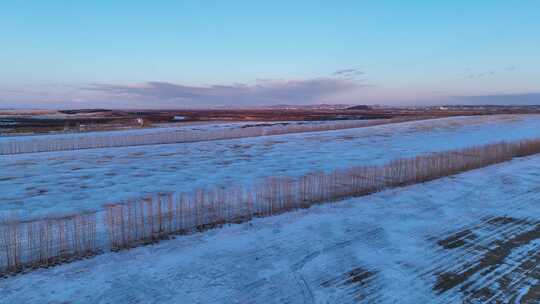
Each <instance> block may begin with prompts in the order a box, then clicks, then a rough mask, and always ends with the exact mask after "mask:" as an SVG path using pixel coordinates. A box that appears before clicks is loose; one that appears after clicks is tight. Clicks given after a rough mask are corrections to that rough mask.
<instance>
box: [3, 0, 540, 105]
mask: <svg viewBox="0 0 540 304" xmlns="http://www.w3.org/2000/svg"><path fill="white" fill-rule="evenodd" d="M539 33H540V1H536V0H530V1H526V0H525V1H493V0H492V1H482V0H478V1H359V0H357V1H313V0H312V1H232V0H231V1H99V0H95V1H58V0H48V1H32V0H27V1H4V2H3V3H2V7H1V9H0V39H1V44H0V45H1V48H0V107H17V106H20V107H31V106H35V107H91V106H103V107H149V108H152V107H193V106H195V107H198V106H201V107H205V106H223V105H233V106H245V105H262V104H276V103H282V104H285V103H287V104H308V103H359V104H362V103H368V104H392V105H395V104H407V105H408V104H429V103H432V104H436V103H474V102H480V101H481V102H482V103H490V102H493V103H514V104H519V103H530V102H531V100H532V101H533V102H534V101H535V98H536V97H540V94H539V93H540V81H539V79H540V56H538V54H540V35H539ZM538 103H540V100H539V102H538Z"/></svg>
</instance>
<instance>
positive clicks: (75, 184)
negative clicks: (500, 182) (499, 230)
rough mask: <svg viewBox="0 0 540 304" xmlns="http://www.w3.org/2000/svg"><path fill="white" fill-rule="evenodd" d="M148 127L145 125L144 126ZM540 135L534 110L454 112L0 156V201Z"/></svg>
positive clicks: (221, 177)
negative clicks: (332, 127) (339, 126)
mask: <svg viewBox="0 0 540 304" xmlns="http://www.w3.org/2000/svg"><path fill="white" fill-rule="evenodd" d="M145 132H146V131H145ZM539 135H540V116H532V115H531V116H518V115H502V116H485V117H455V118H447V119H439V120H428V121H416V122H407V123H397V124H389V125H381V126H374V127H367V128H358V129H350V130H340V131H326V132H314V133H302V134H288V135H276V136H265V137H258V138H244V139H235V140H221V141H210V142H198V143H182V144H172V145H155V146H144V147H125V148H108V149H95V150H81V151H64V152H50V153H37V154H24V155H9V156H0V167H1V168H2V170H1V171H0V193H2V196H1V197H0V211H3V212H6V211H7V212H16V213H19V214H20V215H21V216H23V217H34V216H43V215H48V214H63V213H72V212H77V211H80V210H87V209H91V210H96V209H98V210H99V209H100V208H101V206H102V205H104V204H107V203H111V202H117V201H120V200H124V199H128V198H130V197H139V196H142V195H144V194H147V193H155V192H158V191H183V190H186V191H188V190H193V189H195V188H201V187H208V186H216V185H231V184H243V185H245V184H250V183H253V182H254V181H257V180H259V179H260V178H263V177H266V176H275V175H287V176H298V175H301V174H305V173H306V172H312V171H317V170H322V171H329V170H332V169H336V168H344V167H349V166H352V165H361V164H368V163H369V164H375V163H377V164H379V163H383V162H386V161H388V160H391V159H395V158H398V157H409V156H414V155H417V154H421V153H428V152H434V151H443V150H448V149H456V148H463V147H468V146H471V145H475V144H485V143H490V142H496V141H500V140H518V139H523V138H531V137H538V136H539Z"/></svg>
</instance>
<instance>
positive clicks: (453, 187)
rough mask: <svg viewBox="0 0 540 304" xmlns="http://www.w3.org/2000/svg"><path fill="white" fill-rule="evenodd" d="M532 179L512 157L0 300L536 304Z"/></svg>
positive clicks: (70, 269)
mask: <svg viewBox="0 0 540 304" xmlns="http://www.w3.org/2000/svg"><path fill="white" fill-rule="evenodd" d="M539 172H540V157H539V156H534V157H528V158H522V159H516V160H513V161H511V162H508V163H504V164H499V165H496V166H492V167H488V168H484V169H480V170H476V171H471V172H467V173H464V174H460V175H457V176H453V177H449V178H443V179H439V180H436V181H433V182H429V183H425V184H418V185H413V186H409V187H404V188H398V189H393V190H388V191H384V192H380V193H377V194H374V195H370V196H366V197H361V198H354V199H348V200H345V201H341V202H337V203H334V204H328V205H321V206H317V207H313V208H311V209H306V210H301V211H297V212H291V213H287V214H282V215H279V216H275V217H270V218H263V219H256V220H254V221H252V222H250V223H245V224H240V225H231V226H227V227H223V228H221V229H216V230H211V231H208V232H205V233H199V234H194V235H190V236H181V237H178V238H177V239H174V240H169V241H164V242H162V243H160V244H158V245H154V246H147V247H139V248H136V249H133V250H128V251H124V252H119V253H107V254H103V255H100V256H97V257H95V258H91V259H88V260H83V261H78V262H74V263H71V264H65V265H61V266H58V267H55V268H51V269H40V270H36V271H33V272H30V273H28V274H24V275H19V276H15V277H10V278H7V279H2V280H0V290H1V293H2V296H1V297H0V302H1V303H357V302H366V303H415V304H416V303H462V302H464V303H514V302H515V303H538V300H539V299H540V294H539V293H538V288H539V286H540V285H539V280H540V265H539V263H538V261H539V258H540V256H539V254H538V253H539V252H540V228H539V227H540V226H539V225H540V208H538V204H539V203H540V196H539V195H538V192H539V191H540V187H539V185H540V174H539ZM443 278H444V279H445V280H443Z"/></svg>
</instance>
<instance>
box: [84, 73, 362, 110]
mask: <svg viewBox="0 0 540 304" xmlns="http://www.w3.org/2000/svg"><path fill="white" fill-rule="evenodd" d="M363 86H366V85H363V84H360V83H358V82H354V81H351V80H349V79H342V78H315V79H306V80H279V79H259V80H257V81H256V82H255V83H254V84H251V85H250V84H243V83H236V84H231V85H208V86H190V85H183V84H175V83H170V82H147V83H144V84H139V85H117V84H92V85H90V86H87V87H85V88H83V89H85V90H89V91H97V92H100V93H105V94H108V95H112V96H115V97H118V98H127V99H135V100H146V101H149V102H155V103H160V102H166V103H168V104H172V103H176V104H178V105H188V106H213V105H218V106H220V105H236V106H238V105H270V104H310V103H318V102H328V101H329V99H331V97H332V96H334V95H336V94H341V93H344V92H347V91H350V90H353V89H358V88H361V87H363Z"/></svg>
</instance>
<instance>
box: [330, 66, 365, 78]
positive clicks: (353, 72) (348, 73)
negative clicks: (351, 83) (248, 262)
mask: <svg viewBox="0 0 540 304" xmlns="http://www.w3.org/2000/svg"><path fill="white" fill-rule="evenodd" d="M364 74H365V73H364V72H363V71H360V70H359V69H356V68H350V69H342V70H337V71H335V72H334V73H333V74H332V75H334V76H338V77H344V78H354V77H357V76H360V75H364Z"/></svg>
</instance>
